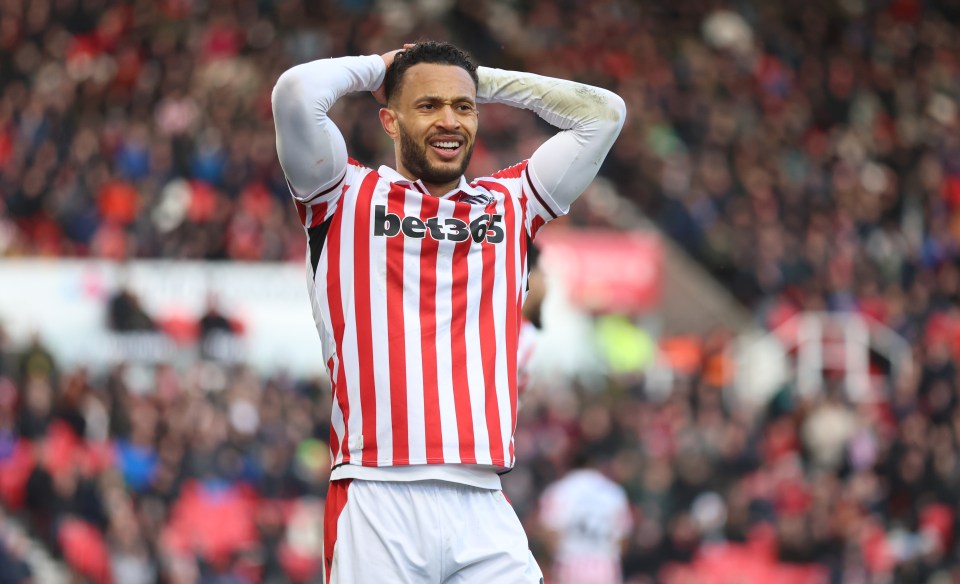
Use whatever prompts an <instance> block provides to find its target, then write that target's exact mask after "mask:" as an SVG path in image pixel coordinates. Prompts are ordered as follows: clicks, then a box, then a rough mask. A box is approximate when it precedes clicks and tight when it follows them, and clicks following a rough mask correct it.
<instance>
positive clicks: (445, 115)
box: [437, 105, 460, 130]
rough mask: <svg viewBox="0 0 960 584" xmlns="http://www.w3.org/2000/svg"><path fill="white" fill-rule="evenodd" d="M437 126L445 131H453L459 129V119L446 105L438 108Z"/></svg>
mask: <svg viewBox="0 0 960 584" xmlns="http://www.w3.org/2000/svg"><path fill="white" fill-rule="evenodd" d="M437 125H438V126H440V127H441V128H443V129H446V130H453V129H456V128H459V127H460V119H459V118H457V114H456V112H455V111H453V108H452V107H451V106H449V105H446V106H443V107H442V108H440V113H439V116H438V117H437Z"/></svg>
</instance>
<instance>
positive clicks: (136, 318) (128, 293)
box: [107, 287, 157, 333]
mask: <svg viewBox="0 0 960 584" xmlns="http://www.w3.org/2000/svg"><path fill="white" fill-rule="evenodd" d="M107 324H108V326H109V328H110V330H112V331H115V332H118V333H135V332H148V331H153V330H156V328H157V326H156V324H155V323H154V322H153V319H152V318H151V317H150V315H149V314H147V311H146V310H145V309H144V308H143V306H142V305H141V304H140V298H139V297H138V296H137V294H136V293H135V292H134V291H132V290H130V289H129V288H126V287H124V288H120V289H119V290H117V291H116V292H115V293H114V294H113V295H112V296H111V297H110V300H109V302H108V303H107Z"/></svg>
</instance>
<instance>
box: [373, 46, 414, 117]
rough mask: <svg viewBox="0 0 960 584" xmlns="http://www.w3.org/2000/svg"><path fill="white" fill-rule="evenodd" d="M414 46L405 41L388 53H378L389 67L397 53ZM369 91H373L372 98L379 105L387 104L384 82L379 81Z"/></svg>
mask: <svg viewBox="0 0 960 584" xmlns="http://www.w3.org/2000/svg"><path fill="white" fill-rule="evenodd" d="M414 46H415V45H414V44H413V43H405V44H404V45H403V48H402V49H396V50H393V51H390V52H389V53H384V54H382V55H380V58H381V59H383V64H384V65H386V67H387V69H389V68H390V65H392V64H393V60H394V59H395V58H396V56H397V53H401V52H403V51H405V50H406V49H410V48H412V47H414ZM371 93H373V97H374V99H376V100H377V103H379V104H381V105H386V104H387V92H386V86H385V84H384V83H381V84H380V87H378V88H377V89H376V90H375V91H372V92H371Z"/></svg>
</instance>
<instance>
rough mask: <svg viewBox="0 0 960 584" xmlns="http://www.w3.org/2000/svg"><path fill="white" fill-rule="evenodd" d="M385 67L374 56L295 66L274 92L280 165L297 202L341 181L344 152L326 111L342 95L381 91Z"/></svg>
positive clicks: (324, 60) (282, 76)
mask: <svg viewBox="0 0 960 584" xmlns="http://www.w3.org/2000/svg"><path fill="white" fill-rule="evenodd" d="M385 73H386V68H385V67H384V64H383V59H382V58H381V57H380V56H378V55H370V56H364V57H341V58H337V59H321V60H318V61H311V62H309V63H304V64H302V65H297V66H296V67H293V68H291V69H289V70H287V71H286V72H284V74H283V75H281V76H280V79H278V80H277V84H276V86H275V87H274V88H273V95H272V102H273V119H274V124H275V126H276V134H277V155H278V156H279V157H280V166H282V167H283V172H284V174H286V176H287V180H288V181H290V184H291V186H292V187H293V191H294V196H295V197H297V198H298V199H300V200H302V201H308V200H312V197H313V196H314V195H315V194H317V193H319V192H323V191H325V190H327V189H329V188H331V187H334V186H336V184H337V183H339V182H340V181H341V180H342V179H343V175H344V173H345V171H346V168H347V147H346V144H345V143H344V140H343V135H342V134H341V133H340V130H339V129H338V128H337V126H336V125H335V124H334V123H333V122H332V121H331V120H330V118H329V117H327V112H328V111H329V110H330V108H331V107H333V104H334V103H335V102H336V101H337V100H338V99H340V98H341V97H342V96H343V95H345V94H347V93H350V92H353V91H373V90H375V89H377V88H378V87H380V84H381V83H382V82H383V77H384V75H385Z"/></svg>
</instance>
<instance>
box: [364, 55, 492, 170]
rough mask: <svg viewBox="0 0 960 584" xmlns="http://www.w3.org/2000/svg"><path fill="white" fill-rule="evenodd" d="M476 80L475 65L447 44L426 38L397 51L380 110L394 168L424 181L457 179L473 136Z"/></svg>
mask: <svg viewBox="0 0 960 584" xmlns="http://www.w3.org/2000/svg"><path fill="white" fill-rule="evenodd" d="M477 84H478V78H477V67H476V65H475V64H474V63H473V61H471V59H470V57H468V56H467V55H466V53H464V52H463V51H461V50H460V49H458V48H457V47H455V46H453V45H451V44H449V43H439V42H432V41H431V42H424V43H419V44H417V45H415V46H413V47H411V48H409V49H406V50H404V51H403V52H400V53H397V55H396V56H395V57H394V60H393V64H392V65H391V66H390V67H389V68H388V69H387V74H386V77H385V78H384V89H385V93H386V98H387V106H386V107H385V108H383V109H382V110H380V121H381V123H382V124H383V128H384V130H385V131H386V132H387V134H389V135H390V137H391V138H393V139H394V142H395V144H396V148H395V149H396V155H397V166H398V168H397V170H399V171H400V172H401V173H402V174H406V175H410V176H412V177H413V178H419V179H421V180H422V181H423V182H424V183H426V184H427V185H438V186H443V185H448V184H451V183H454V182H456V181H459V179H460V177H461V176H462V175H463V172H464V171H465V170H466V168H467V165H468V164H469V162H470V155H471V154H472V153H473V145H474V141H475V139H476V134H477V125H478V124H477V121H478V115H477Z"/></svg>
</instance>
